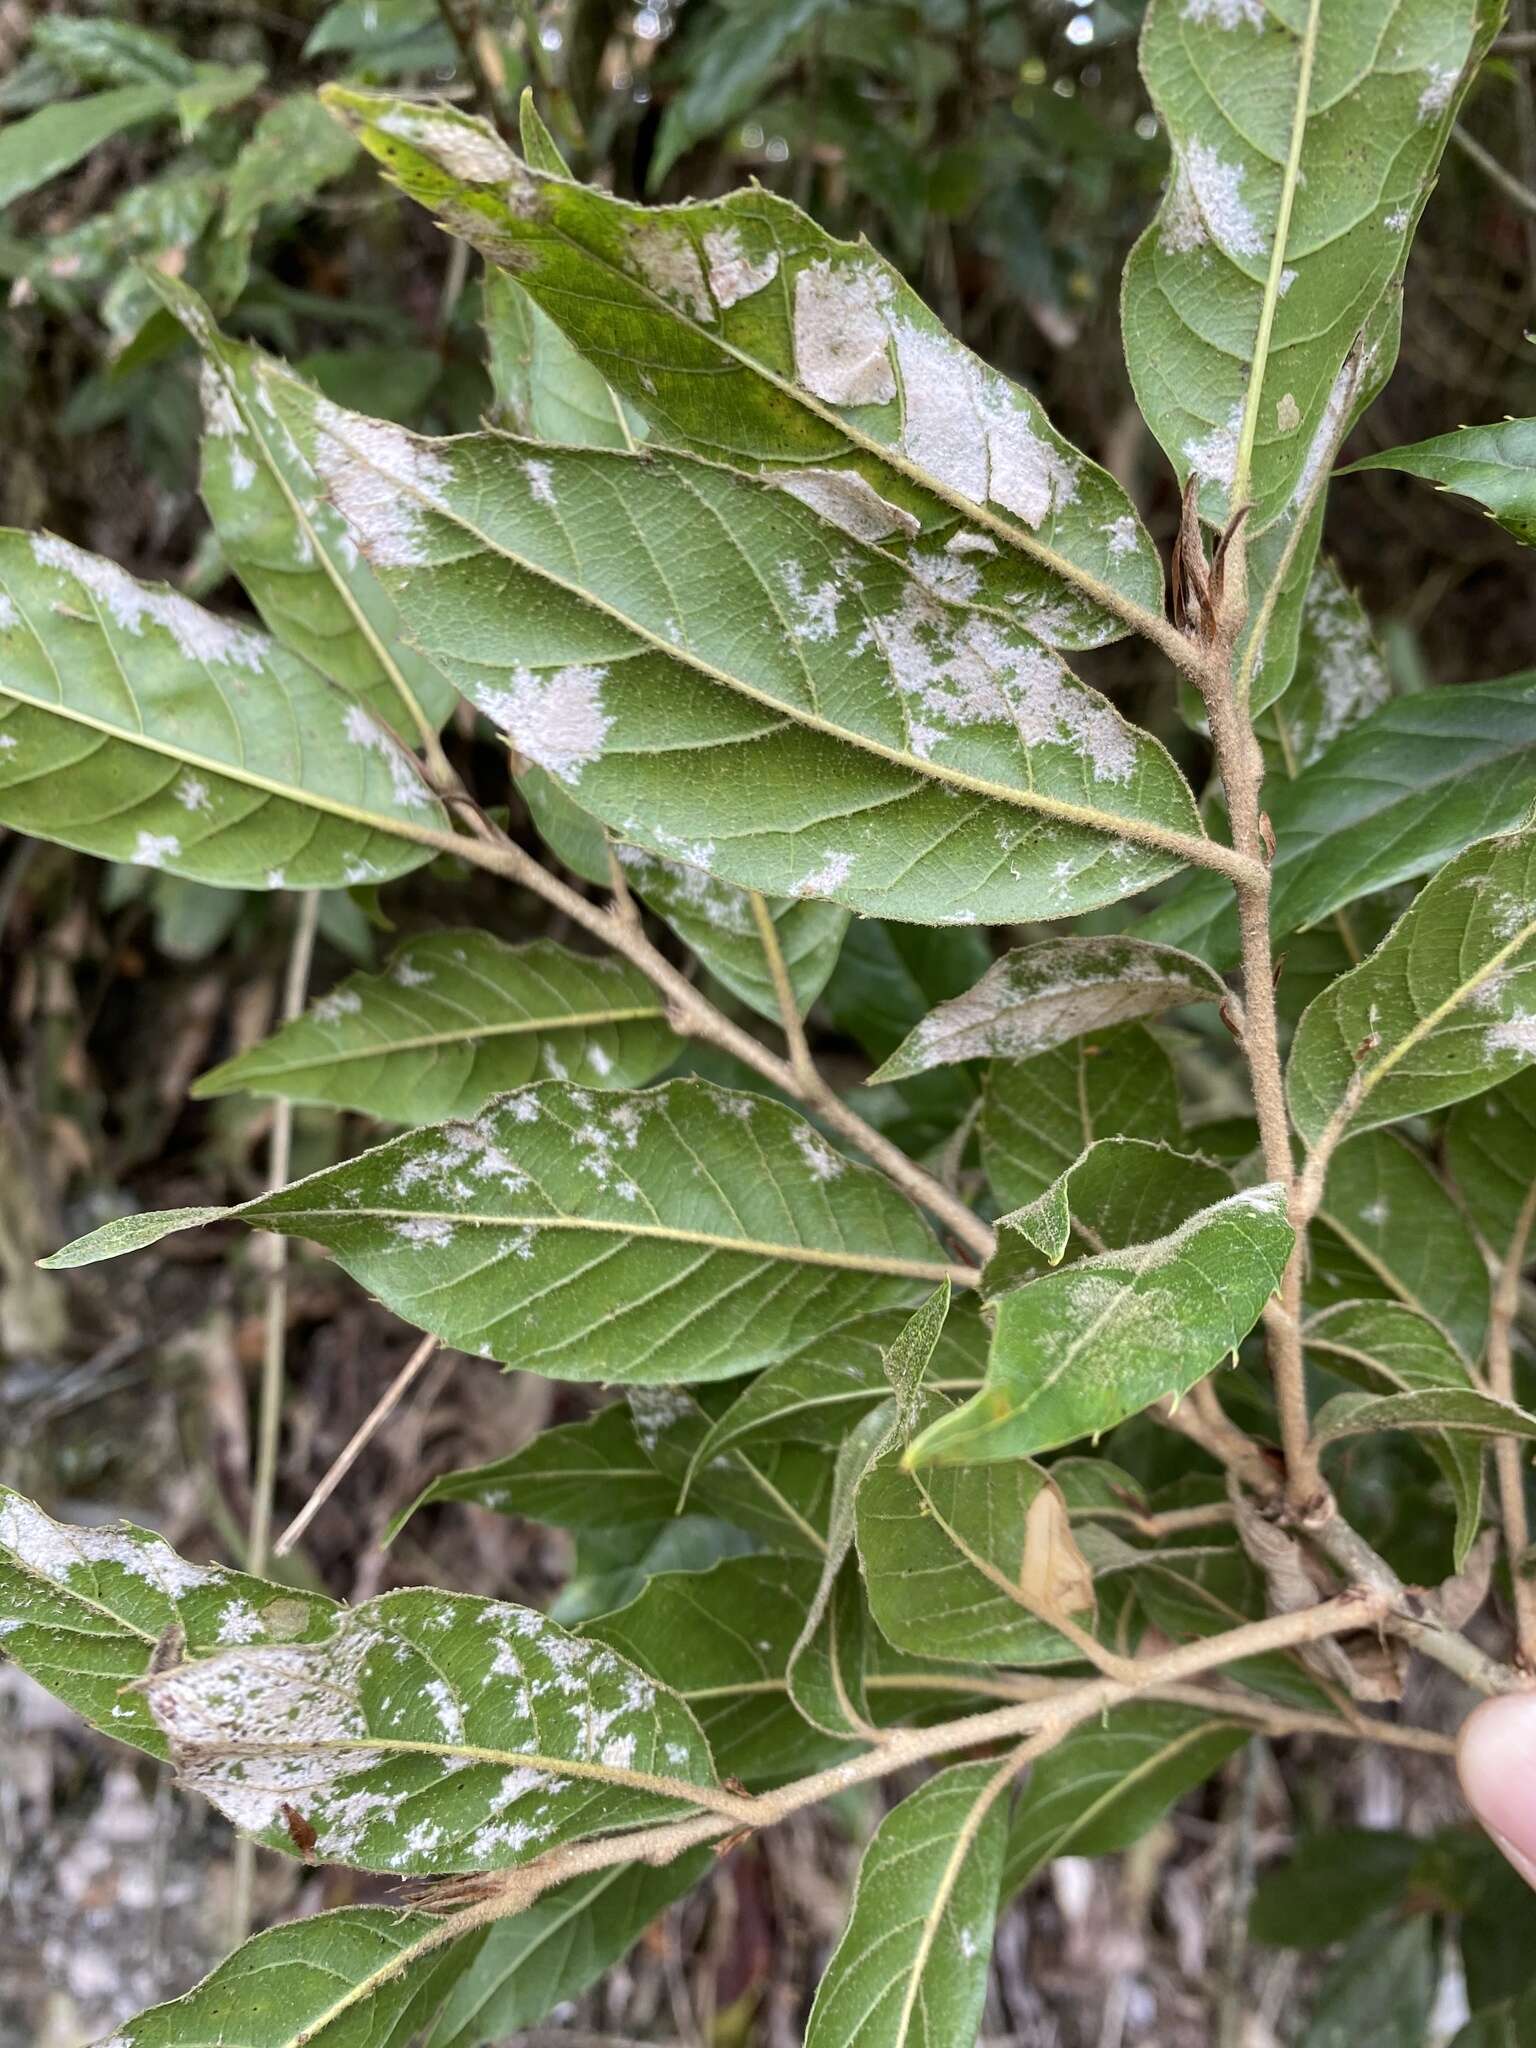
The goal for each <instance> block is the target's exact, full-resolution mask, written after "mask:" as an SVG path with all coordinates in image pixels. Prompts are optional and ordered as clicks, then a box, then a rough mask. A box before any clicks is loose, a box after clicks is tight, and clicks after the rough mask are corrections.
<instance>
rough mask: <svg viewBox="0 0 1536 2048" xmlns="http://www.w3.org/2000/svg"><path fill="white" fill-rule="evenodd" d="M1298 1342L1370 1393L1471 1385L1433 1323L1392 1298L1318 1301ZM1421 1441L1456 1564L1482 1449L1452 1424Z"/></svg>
mask: <svg viewBox="0 0 1536 2048" xmlns="http://www.w3.org/2000/svg"><path fill="white" fill-rule="evenodd" d="M1302 1342H1303V1343H1304V1345H1305V1346H1306V1349H1307V1351H1308V1352H1309V1353H1310V1354H1311V1355H1312V1356H1313V1357H1314V1358H1316V1359H1317V1360H1319V1362H1320V1363H1322V1364H1323V1365H1326V1366H1328V1367H1329V1368H1330V1369H1331V1370H1332V1371H1334V1372H1336V1373H1338V1374H1339V1376H1340V1377H1341V1378H1343V1379H1347V1380H1352V1381H1354V1382H1355V1384H1356V1385H1357V1386H1363V1387H1367V1388H1369V1389H1370V1390H1371V1392H1372V1393H1375V1394H1380V1393H1381V1391H1382V1389H1383V1388H1391V1389H1392V1390H1393V1391H1394V1393H1399V1394H1414V1393H1422V1392H1425V1391H1427V1390H1430V1389H1434V1388H1441V1389H1444V1388H1452V1389H1460V1390H1463V1391H1465V1390H1466V1389H1467V1388H1469V1387H1472V1386H1473V1379H1472V1373H1471V1369H1470V1368H1469V1366H1468V1365H1467V1362H1466V1360H1465V1359H1464V1358H1463V1357H1462V1355H1461V1353H1460V1352H1459V1351H1458V1350H1457V1349H1456V1347H1455V1345H1454V1344H1453V1343H1452V1342H1451V1340H1450V1338H1449V1337H1447V1336H1446V1334H1445V1332H1444V1331H1443V1330H1442V1329H1441V1328H1440V1327H1439V1325H1438V1324H1436V1323H1432V1322H1431V1321H1430V1320H1429V1319H1428V1317H1426V1316H1423V1315H1420V1314H1419V1313H1418V1312H1417V1311H1416V1310H1414V1309H1411V1308H1407V1307H1404V1306H1403V1305H1402V1304H1401V1303H1399V1302H1389V1301H1356V1302H1343V1303H1341V1304H1340V1305H1339V1306H1338V1307H1336V1308H1330V1309H1325V1310H1324V1311H1323V1313H1322V1314H1321V1315H1316V1316H1313V1317H1312V1318H1311V1319H1310V1320H1309V1321H1308V1323H1307V1324H1306V1326H1305V1328H1304V1329H1303V1332H1302ZM1387 1426H1389V1425H1386V1424H1383V1427H1387ZM1402 1426H1404V1427H1410V1426H1417V1427H1427V1426H1428V1425H1427V1424H1422V1423H1421V1424H1417V1425H1414V1424H1406V1425H1402ZM1428 1448H1429V1450H1430V1452H1431V1454H1432V1455H1433V1457H1434V1459H1435V1462H1436V1464H1437V1465H1439V1467H1440V1469H1441V1470H1442V1472H1444V1474H1445V1476H1446V1479H1447V1481H1448V1483H1449V1485H1450V1488H1451V1492H1452V1494H1453V1496H1454V1498H1455V1501H1456V1537H1455V1545H1454V1562H1455V1566H1456V1569H1457V1571H1460V1570H1461V1567H1462V1565H1463V1564H1464V1563H1465V1561H1466V1557H1467V1553H1468V1551H1469V1550H1470V1549H1471V1548H1472V1542H1473V1538H1474V1537H1475V1536H1476V1535H1477V1531H1478V1524H1479V1522H1480V1520H1481V1518H1482V1505H1483V1460H1482V1451H1481V1448H1480V1446H1478V1445H1477V1444H1475V1443H1469V1442H1468V1441H1467V1440H1466V1438H1465V1437H1464V1436H1462V1435H1460V1434H1459V1433H1458V1432H1456V1431H1454V1430H1446V1431H1445V1432H1444V1433H1443V1434H1441V1435H1438V1436H1435V1437H1432V1438H1431V1441H1430V1444H1429V1446H1428Z"/></svg>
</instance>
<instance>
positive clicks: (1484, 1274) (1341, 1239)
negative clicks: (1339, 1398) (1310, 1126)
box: [1306, 1083, 1536, 1359]
mask: <svg viewBox="0 0 1536 2048" xmlns="http://www.w3.org/2000/svg"><path fill="white" fill-rule="evenodd" d="M1517 1085H1518V1083H1511V1086H1517ZM1477 1113H1478V1115H1479V1116H1481V1114H1482V1111H1481V1105H1479V1106H1478V1111H1477ZM1484 1121H1487V1119H1486V1118H1485V1119H1484ZM1533 1143H1536V1138H1533ZM1527 1156H1528V1158H1536V1150H1533V1151H1532V1152H1531V1153H1530V1154H1529V1155H1527ZM1312 1235H1313V1244H1312V1259H1311V1265H1310V1268H1309V1270H1308V1273H1307V1278H1306V1295H1307V1303H1308V1306H1309V1307H1313V1308H1322V1307H1325V1306H1327V1305H1329V1304H1331V1303H1333V1302H1339V1301H1352V1300H1358V1299H1360V1298H1361V1297H1381V1298H1384V1299H1390V1300H1397V1301H1400V1302H1404V1303H1406V1305H1407V1306H1408V1307H1409V1308H1415V1309H1419V1310H1420V1311H1422V1313H1423V1314H1424V1315H1426V1316H1428V1317H1429V1318H1430V1319H1431V1320H1432V1321H1434V1322H1437V1323H1439V1324H1440V1325H1441V1326H1442V1327H1443V1328H1444V1329H1445V1330H1447V1331H1448V1332H1449V1333H1450V1335H1451V1336H1452V1337H1453V1338H1454V1339H1455V1340H1456V1342H1457V1344H1458V1345H1459V1346H1460V1347H1461V1349H1462V1351H1463V1352H1464V1353H1465V1355H1466V1356H1467V1357H1468V1358H1471V1359H1475V1358H1478V1357H1480V1356H1481V1355H1482V1349H1483V1332H1484V1330H1485V1328H1486V1327H1487V1323H1488V1268H1487V1266H1486V1265H1485V1264H1484V1263H1483V1255H1482V1253H1481V1252H1480V1251H1479V1250H1478V1248H1477V1245H1476V1243H1475V1241H1474V1239H1473V1236H1472V1233H1471V1231H1470V1230H1469V1229H1468V1228H1467V1224H1466V1219H1465V1217H1464V1216H1463V1215H1462V1212H1461V1210H1460V1209H1459V1208H1458V1207H1457V1206H1456V1203H1455V1201H1454V1200H1453V1199H1452V1197H1451V1195H1450V1194H1449V1193H1448V1192H1447V1190H1446V1187H1445V1184H1444V1182H1443V1181H1442V1180H1441V1179H1440V1178H1439V1176H1438V1175H1437V1174H1436V1173H1435V1170H1434V1168H1433V1167H1432V1166H1431V1165H1430V1163H1429V1161H1428V1160H1427V1159H1426V1158H1425V1157H1424V1155H1423V1154H1422V1153H1421V1152H1419V1151H1418V1150H1417V1149H1416V1148H1415V1147H1414V1146H1413V1145H1410V1144H1409V1143H1408V1142H1407V1140H1406V1139H1404V1138H1403V1137H1401V1136H1400V1135H1399V1134H1398V1133H1397V1132H1396V1131H1384V1130H1383V1131H1366V1132H1364V1133H1363V1134H1362V1135H1361V1136H1360V1137H1358V1138H1351V1139H1350V1141H1349V1143H1348V1144H1347V1145H1341V1146H1340V1147H1339V1149H1338V1151H1337V1152H1335V1153H1334V1155H1333V1157H1332V1159H1330V1160H1329V1162H1328V1179H1327V1184H1326V1185H1325V1187H1324V1189H1323V1200H1322V1207H1321V1208H1320V1210H1319V1212H1318V1219H1317V1221H1316V1222H1315V1223H1314V1224H1313V1233H1312Z"/></svg>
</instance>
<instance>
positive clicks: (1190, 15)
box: [1179, 0, 1264, 29]
mask: <svg viewBox="0 0 1536 2048" xmlns="http://www.w3.org/2000/svg"><path fill="white" fill-rule="evenodd" d="M1179 13H1180V14H1181V15H1182V17H1183V18H1184V20H1185V21H1193V22H1199V23H1205V22H1210V23H1212V24H1214V26H1215V27H1217V28H1222V29H1234V28H1238V27H1240V26H1241V25H1242V24H1243V23H1244V22H1246V23H1247V24H1248V26H1249V27H1250V28H1257V29H1262V28H1263V26H1264V0H1184V5H1183V6H1182V7H1181V8H1180V9H1179Z"/></svg>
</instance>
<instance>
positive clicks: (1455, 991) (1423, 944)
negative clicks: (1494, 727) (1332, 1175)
mask: <svg viewBox="0 0 1536 2048" xmlns="http://www.w3.org/2000/svg"><path fill="white" fill-rule="evenodd" d="M1533 1058H1536V827H1528V828H1526V829H1525V830H1523V831H1519V832H1512V833H1509V834H1507V835H1506V836H1505V837H1503V838H1499V839H1483V840H1479V841H1478V842H1477V844H1476V845H1474V846H1470V847H1468V849H1467V851H1466V852H1465V853H1464V854H1462V855H1461V857H1460V858H1459V859H1458V860H1454V861H1452V862H1451V864H1450V865H1449V866H1448V867H1446V868H1444V869H1443V870H1442V871H1441V872H1440V873H1439V874H1438V875H1436V877H1435V879H1434V880H1433V881H1432V882H1430V883H1429V884H1428V885H1427V886H1426V887H1425V888H1424V889H1423V890H1422V891H1421V892H1420V894H1419V895H1418V897H1417V898H1416V899H1415V901H1414V903H1413V905H1412V907H1411V908H1410V909H1409V910H1408V911H1407V912H1406V913H1405V914H1404V915H1403V916H1402V917H1401V918H1399V919H1398V921H1397V923H1396V924H1395V925H1394V926H1393V927H1392V929H1391V931H1390V932H1389V933H1388V934H1387V937H1386V939H1385V940H1384V941H1383V942H1382V944H1381V945H1380V946H1379V947H1378V948H1377V950H1376V951H1375V952H1374V953H1373V954H1371V956H1370V958H1369V959H1367V960H1363V961H1362V962H1361V963H1360V965H1359V966H1358V967H1356V968H1355V969H1353V970H1352V972H1350V973H1349V974H1346V975H1343V976H1341V977H1340V979H1339V980H1338V981H1336V982H1334V984H1333V985H1332V987H1331V988H1329V989H1326V990H1325V991H1324V992H1323V994H1322V995H1320V996H1319V997H1317V999H1316V1000H1315V1001H1314V1002H1313V1003H1312V1004H1311V1005H1310V1006H1309V1007H1308V1009H1307V1012H1306V1014H1305V1016H1303V1018H1302V1020H1301V1024H1300V1026H1299V1027H1298V1029H1297V1032H1296V1037H1295V1039H1294V1041H1293V1043H1292V1046H1291V1056H1290V1060H1289V1062H1288V1063H1287V1067H1286V1095H1287V1098H1288V1100H1289V1102H1290V1106H1291V1115H1292V1117H1293V1119H1294V1120H1295V1124H1296V1128H1297V1130H1298V1131H1300V1133H1301V1135H1302V1136H1303V1138H1305V1139H1306V1140H1307V1142H1308V1144H1316V1143H1317V1141H1318V1139H1319V1138H1320V1137H1321V1136H1322V1134H1323V1132H1324V1131H1325V1130H1327V1129H1330V1128H1332V1129H1334V1130H1335V1131H1338V1130H1356V1131H1359V1130H1370V1129H1371V1128H1372V1127H1373V1126H1375V1125H1378V1124H1388V1123H1395V1122H1397V1121H1398V1120H1400V1119H1401V1118H1403V1117H1408V1116H1419V1115H1422V1114H1423V1113H1424V1111H1426V1110H1430V1109H1439V1108H1442V1107H1443V1106H1444V1105H1445V1104H1446V1103H1451V1102H1459V1101H1461V1100H1462V1099H1463V1097H1465V1096H1468V1095H1477V1094H1481V1093H1482V1091H1483V1090H1484V1089H1485V1088H1491V1087H1493V1086H1494V1085H1495V1084H1496V1083H1498V1082H1500V1081H1504V1080H1507V1079H1508V1078H1509V1076H1510V1075H1512V1074H1514V1073H1516V1072H1518V1070H1519V1069H1520V1068H1521V1067H1523V1066H1525V1065H1527V1064H1528V1063H1529V1062H1530V1061H1531V1060H1532V1059H1533Z"/></svg>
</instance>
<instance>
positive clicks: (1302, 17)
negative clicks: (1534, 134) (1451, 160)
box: [1123, 0, 1492, 533]
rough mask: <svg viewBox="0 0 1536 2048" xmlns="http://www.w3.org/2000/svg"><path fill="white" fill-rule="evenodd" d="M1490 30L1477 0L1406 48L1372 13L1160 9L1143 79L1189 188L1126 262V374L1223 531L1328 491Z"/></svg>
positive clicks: (1174, 182)
mask: <svg viewBox="0 0 1536 2048" xmlns="http://www.w3.org/2000/svg"><path fill="white" fill-rule="evenodd" d="M1485 32H1486V33H1489V34H1491V32H1492V26H1491V23H1490V24H1487V25H1485V24H1484V23H1483V22H1482V21H1481V20H1480V19H1479V15H1478V11H1477V9H1476V7H1475V6H1474V5H1473V4H1472V0H1426V4H1425V5H1423V6H1421V7H1419V8H1417V9H1415V10H1414V11H1413V12H1412V13H1406V12H1404V11H1403V10H1401V9H1399V10H1397V11H1396V12H1395V13H1394V14H1393V15H1392V17H1391V25H1390V33H1388V32H1387V28H1386V24H1385V20H1384V17H1383V16H1382V14H1381V11H1380V10H1379V9H1378V8H1374V7H1371V6H1367V5H1360V4H1354V5H1349V4H1346V5H1343V6H1338V5H1330V6H1329V8H1328V10H1327V13H1326V17H1325V15H1324V10H1323V6H1322V0H1311V4H1310V6H1304V5H1302V4H1301V0H1297V4H1295V5H1287V6H1286V7H1285V8H1283V9H1281V10H1278V11H1277V10H1275V9H1273V8H1266V7H1264V6H1263V5H1261V4H1259V0H1230V4H1221V5H1215V4H1211V5H1206V4H1201V5H1198V6H1189V5H1182V4H1180V0H1154V5H1153V6H1152V8H1151V9H1150V11H1149V13H1148V15H1147V20H1146V27H1145V30H1144V33H1143V36H1142V43H1141V68H1142V74H1143V76H1144V78H1145V79H1146V81H1147V86H1148V89H1149V91H1150V93H1151V95H1152V99H1153V102H1154V104H1155V106H1156V107H1157V110H1158V112H1159V113H1160V114H1161V116H1162V117H1163V120H1164V122H1165V123H1166V125H1167V128H1168V135H1169V141H1170V143H1171V145H1172V149H1173V175H1172V179H1171V182H1170V185H1169V189H1168V192H1167V194H1166V196H1165V198H1164V201H1163V205H1162V208H1161V210H1160V212H1159V214H1158V217H1157V219H1156V220H1155V221H1154V222H1153V223H1152V225H1151V226H1150V227H1149V228H1148V229H1147V232H1146V233H1145V234H1144V235H1143V237H1142V239H1141V240H1140V241H1139V242H1138V243H1137V245H1136V247H1135V249H1134V250H1133V251H1132V253H1131V257H1130V261H1129V262H1128V264H1127V266H1126V272H1125V283H1124V290H1123V300H1124V305H1123V312H1124V330H1125V350H1126V360H1127V364H1128V366H1129V369H1130V372H1131V381H1132V384H1133V386H1134V387H1135V391H1136V397H1137V401H1138V403H1139V404H1140V406H1141V410H1142V412H1143V414H1144V415H1145V417H1146V419H1147V421H1148V424H1149V425H1150V426H1151V428H1152V430H1153V432H1154V433H1155V434H1156V435H1157V437H1158V439H1159V440H1160V441H1161V443H1162V444H1163V447H1164V449H1165V451H1166V452H1167V455H1168V457H1169V460H1170V461H1171V462H1172V463H1173V465H1174V467H1175V469H1176V470H1177V471H1178V474H1179V478H1180V480H1181V481H1183V479H1184V478H1185V477H1187V476H1189V475H1194V476H1195V477H1197V478H1198V479H1199V481H1200V486H1201V511H1202V513H1203V515H1204V516H1205V517H1206V518H1207V519H1209V520H1210V521H1211V522H1212V523H1213V524H1215V525H1217V526H1221V525H1224V524H1225V522H1226V519H1227V517H1228V514H1229V511H1230V509H1231V506H1230V503H1229V496H1230V494H1231V493H1232V491H1233V489H1234V485H1235V487H1236V489H1237V491H1238V492H1239V493H1240V495H1241V496H1242V497H1243V498H1244V499H1245V500H1251V501H1252V504H1253V510H1252V514H1251V517H1250V526H1251V529H1252V531H1253V532H1254V533H1262V532H1263V530H1264V528H1265V527H1267V526H1268V525H1269V524H1270V523H1271V521H1273V520H1276V519H1278V518H1280V517H1282V516H1283V515H1284V514H1285V513H1286V512H1287V511H1291V512H1292V513H1297V512H1302V513H1304V512H1305V511H1306V510H1307V509H1309V507H1310V503H1311V502H1312V500H1313V493H1314V491H1315V488H1316V487H1317V486H1318V485H1319V483H1320V481H1325V480H1326V476H1327V472H1328V470H1329V469H1330V468H1331V466H1332V462H1333V459H1334V456H1335V454H1336V452H1337V448H1338V446H1339V443H1340V442H1341V440H1342V438H1343V435H1344V431H1345V429H1346V427H1347V424H1348V422H1349V419H1350V417H1351V415H1352V413H1353V411H1354V409H1355V406H1356V401H1357V399H1358V398H1359V396H1360V393H1361V390H1362V387H1363V386H1364V385H1365V383H1366V380H1367V378H1368V376H1369V375H1370V372H1371V370H1372V368H1373V367H1374V365H1373V362H1372V360H1371V356H1370V352H1369V349H1360V348H1357V346H1356V344H1357V338H1358V337H1359V336H1360V334H1361V330H1362V328H1365V327H1367V325H1368V324H1369V323H1370V321H1371V317H1372V313H1373V311H1374V309H1376V308H1377V307H1378V306H1379V305H1380V303H1381V302H1382V301H1384V300H1385V299H1386V298H1387V297H1388V295H1389V292H1390V289H1391V287H1392V286H1393V285H1394V283H1395V282H1396V280H1397V278H1398V276H1399V275H1400V273H1401V271H1402V267H1403V265H1404V263H1405V262H1406V261H1407V256H1408V249H1409V245H1410V243H1411V240H1412V235H1413V230H1414V228H1415V226H1416V225H1417V221H1418V216H1419V213H1420V211H1421V209H1422V207H1423V205H1424V202H1425V200H1426V199H1427V198H1428V196H1429V191H1430V188H1431V185H1432V183H1433V180H1434V175H1435V170H1436V167H1437V165H1438V164H1439V161H1440V155H1441V151H1442V150H1443V148H1444V146H1445V140H1446V136H1447V135H1448V133H1449V131H1450V127H1451V123H1452V121H1453V120H1454V119H1455V115H1456V110H1457V107H1458V106H1459V105H1460V102H1461V98H1462V95H1463V93H1464V92H1465V89H1466V85H1467V83H1468V82H1469V81H1470V78H1471V75H1472V71H1473V70H1474V69H1475V66H1474V65H1473V63H1472V62H1471V61H1470V60H1471V59H1472V58H1473V57H1474V54H1478V53H1480V48H1481V44H1482V39H1483V36H1484V34H1485ZM1376 345H1377V346H1378V347H1379V346H1380V345H1381V344H1380V342H1379V341H1378V342H1377V344H1376Z"/></svg>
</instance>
